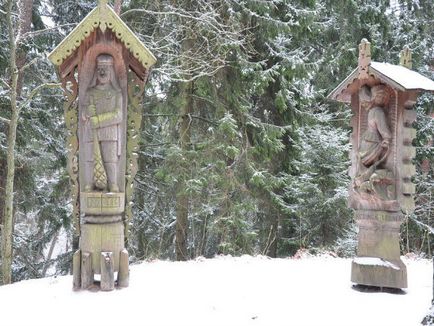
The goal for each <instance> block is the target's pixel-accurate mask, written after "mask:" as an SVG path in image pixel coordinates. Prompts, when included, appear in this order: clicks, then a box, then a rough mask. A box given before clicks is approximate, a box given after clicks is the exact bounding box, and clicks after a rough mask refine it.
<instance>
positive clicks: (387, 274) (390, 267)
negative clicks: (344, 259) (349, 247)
mask: <svg viewBox="0 0 434 326" xmlns="http://www.w3.org/2000/svg"><path fill="white" fill-rule="evenodd" d="M351 282H354V283H357V284H363V285H370V286H378V287H382V288H383V287H385V288H398V289H402V288H406V287H407V267H406V266H405V264H404V263H403V262H402V261H401V260H398V261H388V260H384V259H380V258H376V257H358V258H355V259H354V260H353V262H352V265H351Z"/></svg>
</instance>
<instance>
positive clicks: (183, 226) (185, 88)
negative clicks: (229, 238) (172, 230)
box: [175, 82, 193, 260]
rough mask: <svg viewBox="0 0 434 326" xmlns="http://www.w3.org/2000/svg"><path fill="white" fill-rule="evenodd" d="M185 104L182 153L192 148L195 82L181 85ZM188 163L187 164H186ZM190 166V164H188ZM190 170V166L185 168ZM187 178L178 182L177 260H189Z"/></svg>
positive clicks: (180, 128) (181, 132) (182, 118)
mask: <svg viewBox="0 0 434 326" xmlns="http://www.w3.org/2000/svg"><path fill="white" fill-rule="evenodd" d="M181 87H182V95H181V96H182V98H183V104H182V107H181V114H180V119H181V121H180V126H179V142H180V146H181V150H182V153H183V154H185V152H186V151H187V150H188V149H189V147H190V125H191V116H190V115H191V113H192V107H193V96H192V95H193V82H185V83H182V84H181ZM184 163H186V162H184ZM187 164H188V163H187ZM184 167H185V168H187V169H188V166H184ZM185 186H186V184H185V177H184V176H183V177H181V178H180V180H179V181H178V185H177V189H176V239H175V244H176V260H187V259H188V252H187V230H188V206H189V199H188V195H187V194H186V193H185Z"/></svg>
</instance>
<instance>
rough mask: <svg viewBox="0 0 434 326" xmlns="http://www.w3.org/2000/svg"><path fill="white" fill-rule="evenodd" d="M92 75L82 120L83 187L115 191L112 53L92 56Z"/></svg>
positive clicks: (117, 117)
mask: <svg viewBox="0 0 434 326" xmlns="http://www.w3.org/2000/svg"><path fill="white" fill-rule="evenodd" d="M96 61H97V62H96V69H95V72H94V77H93V79H92V82H91V84H90V87H89V88H88V90H87V92H86V97H85V103H86V105H85V110H84V111H85V112H83V114H82V119H83V120H84V123H85V124H84V142H82V145H83V146H85V151H84V153H85V156H86V157H85V162H86V168H85V173H84V175H85V182H86V183H85V191H109V192H119V185H118V172H119V171H118V165H119V164H118V162H119V158H120V155H121V148H120V147H121V132H120V123H121V122H122V119H123V117H122V103H123V101H122V92H121V90H120V87H119V85H118V82H117V80H116V75H115V71H114V68H113V57H112V56H110V55H108V54H101V55H99V56H98V57H97V59H96Z"/></svg>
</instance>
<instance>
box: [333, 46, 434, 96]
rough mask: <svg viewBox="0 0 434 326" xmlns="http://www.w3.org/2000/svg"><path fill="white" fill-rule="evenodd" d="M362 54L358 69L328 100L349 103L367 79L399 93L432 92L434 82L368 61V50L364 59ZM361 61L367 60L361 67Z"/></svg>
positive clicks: (412, 71) (414, 72)
mask: <svg viewBox="0 0 434 326" xmlns="http://www.w3.org/2000/svg"><path fill="white" fill-rule="evenodd" d="M364 55H365V54H364V53H362V55H361V57H360V58H359V67H357V68H356V69H354V70H353V71H352V72H351V74H350V75H349V76H348V77H347V78H345V80H343V81H342V82H341V83H340V84H339V85H338V86H337V87H336V88H335V89H334V90H333V91H332V92H331V93H330V94H329V95H328V98H330V99H332V100H336V101H341V102H347V103H348V102H350V101H351V94H353V93H354V92H355V91H357V90H358V89H359V88H360V87H361V86H362V85H363V84H364V83H366V82H367V81H368V80H369V79H377V80H379V81H380V82H382V83H385V84H388V85H389V86H391V87H393V88H395V89H397V90H400V91H412V90H416V91H429V92H434V81H432V80H431V79H429V78H427V77H425V76H422V75H421V74H419V73H418V72H416V71H414V70H411V69H409V68H407V67H405V66H402V65H392V64H390V63H384V62H375V61H370V49H368V53H367V55H366V57H364ZM363 59H365V60H367V61H365V62H366V65H365V66H363Z"/></svg>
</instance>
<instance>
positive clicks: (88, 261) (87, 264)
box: [81, 252, 93, 289]
mask: <svg viewBox="0 0 434 326" xmlns="http://www.w3.org/2000/svg"><path fill="white" fill-rule="evenodd" d="M91 285H93V271H92V254H91V253H90V252H82V253H81V288H82V289H87V288H88V287H90V286H91Z"/></svg>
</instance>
